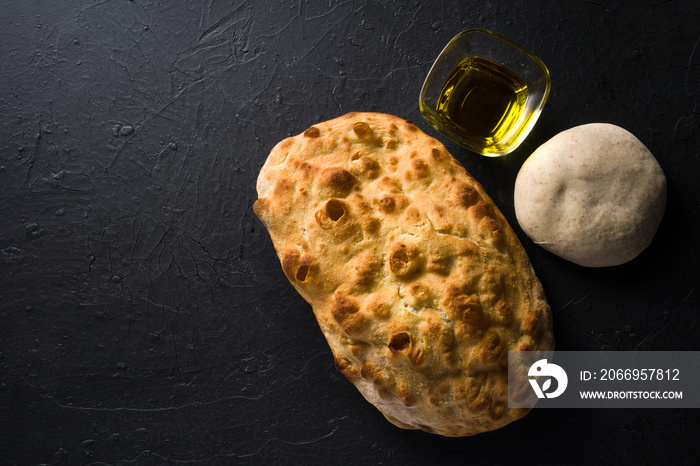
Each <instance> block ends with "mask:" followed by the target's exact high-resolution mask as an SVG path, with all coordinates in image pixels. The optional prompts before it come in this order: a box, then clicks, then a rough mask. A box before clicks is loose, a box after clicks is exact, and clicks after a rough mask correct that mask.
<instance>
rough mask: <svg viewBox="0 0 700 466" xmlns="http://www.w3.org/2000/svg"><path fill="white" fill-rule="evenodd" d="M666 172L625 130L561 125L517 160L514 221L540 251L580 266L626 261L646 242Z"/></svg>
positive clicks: (660, 205) (660, 208)
mask: <svg viewBox="0 0 700 466" xmlns="http://www.w3.org/2000/svg"><path fill="white" fill-rule="evenodd" d="M665 206H666V177H665V176H664V173H663V171H662V170H661V167H660V166H659V163H658V162H657V161H656V159H655V158H654V156H653V155H652V154H651V152H649V150H648V149H647V148H646V147H645V146H644V144H642V142H641V141H639V139H637V138H636V137H635V136H634V135H633V134H631V133H630V132H628V131H627V130H625V129H623V128H620V127H619V126H615V125H611V124H606V123H592V124H587V125H582V126H577V127H575V128H571V129H569V130H566V131H563V132H561V133H559V134H558V135H556V136H554V137H553V138H552V139H550V140H549V141H547V142H546V143H544V144H543V145H542V146H540V147H539V148H538V149H537V150H536V151H535V152H533V154H532V155H531V156H530V157H529V158H528V159H527V160H526V161H525V163H524V164H523V166H522V168H521V169H520V172H519V173H518V176H517V179H516V181H515V214H516V216H517V219H518V222H519V223H520V226H521V227H522V229H523V230H524V231H525V233H526V234H527V235H528V236H529V237H530V238H532V240H533V241H534V242H535V243H536V244H539V245H540V246H542V247H543V248H544V249H546V250H548V251H550V252H552V253H554V254H556V255H558V256H560V257H562V258H564V259H567V260H569V261H571V262H574V263H576V264H579V265H583V266H586V267H605V266H612V265H619V264H623V263H625V262H628V261H630V260H632V259H634V258H635V257H637V256H638V255H639V253H641V252H642V251H643V250H644V249H646V248H647V246H649V244H650V243H651V240H652V238H653V237H654V234H655V233H656V230H657V229H658V227H659V223H660V222H661V217H662V216H663V213H664V209H665Z"/></svg>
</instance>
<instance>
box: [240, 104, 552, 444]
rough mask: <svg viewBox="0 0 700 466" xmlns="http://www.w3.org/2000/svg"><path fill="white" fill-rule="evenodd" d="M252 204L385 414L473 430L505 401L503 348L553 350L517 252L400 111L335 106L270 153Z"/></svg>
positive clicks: (504, 412) (464, 176)
mask: <svg viewBox="0 0 700 466" xmlns="http://www.w3.org/2000/svg"><path fill="white" fill-rule="evenodd" d="M257 190H258V196H259V198H258V200H257V201H256V202H255V205H254V210H255V213H256V214H257V215H258V217H259V218H260V219H261V220H262V222H263V223H264V224H265V226H266V227H267V229H268V231H269V233H270V236H271V238H272V241H273V243H274V246H275V249H276V251H277V254H278V256H279V259H280V262H281V265H282V268H283V270H284V273H285V274H286V276H287V278H288V279H289V281H290V282H291V283H292V285H293V286H294V287H295V288H296V289H297V290H298V292H299V293H300V294H301V295H302V296H303V297H304V299H305V300H306V301H307V302H308V303H309V304H311V306H312V307H313V312H314V314H315V316H316V319H317V320H318V323H319V325H320V327H321V330H322V331H323V333H324V335H325V337H326V340H327V341H328V344H329V345H330V347H331V350H332V352H333V355H334V359H335V364H336V367H337V369H338V370H339V371H340V372H342V373H343V374H344V375H345V376H346V377H347V379H348V380H350V381H351V382H352V383H353V384H355V385H356V387H357V388H358V389H359V390H360V392H361V393H362V394H363V395H364V397H365V398H366V399H367V400H368V401H370V402H371V403H372V404H374V405H375V406H376V407H377V408H378V409H379V410H380V411H381V412H382V413H383V414H384V415H385V416H386V418H387V419H388V420H389V421H391V422H392V423H394V424H396V425H398V426H400V427H403V428H411V429H423V430H425V431H428V432H432V433H437V434H441V435H445V436H464V435H474V434H477V433H479V432H484V431H489V430H493V429H496V428H499V427H501V426H503V425H506V424H508V423H510V422H512V421H513V420H515V419H518V418H520V417H522V416H524V415H525V414H526V413H527V411H526V410H523V409H509V408H508V400H507V395H508V373H507V362H508V351H514V350H521V351H525V350H550V349H552V348H553V344H554V343H553V337H552V324H551V313H550V309H549V306H548V305H547V302H546V300H545V297H544V293H543V290H542V287H541V285H540V283H539V281H538V279H537V277H536V276H535V274H534V272H533V270H532V267H531V266H530V262H529V260H528V257H527V256H526V254H525V251H524V250H523V248H522V246H521V244H520V242H519V241H518V239H517V237H516V236H515V234H514V233H513V231H512V230H511V228H510V226H509V225H508V223H507V221H506V220H505V218H504V217H503V215H502V214H501V213H500V212H499V210H498V208H497V207H496V206H495V205H494V203H493V202H492V200H491V199H490V198H489V197H488V196H487V195H486V193H485V192H484V190H483V188H482V187H481V185H480V184H479V183H478V182H476V181H475V180H474V179H473V178H472V177H471V176H470V175H469V174H468V173H467V172H466V170H465V169H464V168H463V167H462V166H461V165H460V164H459V163H458V162H457V161H456V160H455V159H454V158H453V157H452V156H451V155H450V153H449V152H448V151H447V150H446V149H445V147H444V146H443V145H442V144H441V143H440V142H438V141H437V140H435V139H433V138H431V137H429V136H427V135H426V134H425V133H423V132H422V131H420V129H419V128H418V127H417V126H416V125H414V124H413V123H411V122H409V121H406V120H403V119H400V118H398V117H394V116H391V115H386V114H380V113H351V114H347V115H344V116H342V117H339V118H336V119H334V120H330V121H326V122H323V123H318V124H316V125H313V126H312V127H310V128H309V129H307V130H306V131H304V133H302V134H299V135H297V136H294V137H290V138H287V139H285V140H283V141H281V142H280V143H279V144H277V145H276V146H275V147H274V148H273V150H272V151H271V153H270V155H269V157H268V159H267V160H266V162H265V164H264V166H263V167H262V169H261V172H260V175H259V178H258V182H257Z"/></svg>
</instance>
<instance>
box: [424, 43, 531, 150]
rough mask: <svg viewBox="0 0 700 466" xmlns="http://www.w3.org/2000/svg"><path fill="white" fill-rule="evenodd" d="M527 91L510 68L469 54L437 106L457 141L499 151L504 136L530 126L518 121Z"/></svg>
mask: <svg viewBox="0 0 700 466" xmlns="http://www.w3.org/2000/svg"><path fill="white" fill-rule="evenodd" d="M527 95H528V89H527V85H526V84H525V82H524V81H523V80H522V79H521V78H520V77H519V76H518V75H516V74H515V73H514V72H513V71H511V70H510V69H508V68H506V67H505V66H503V65H501V64H499V63H496V62H493V61H490V60H487V59H484V58H481V57H469V58H466V59H465V60H463V61H462V62H461V63H460V64H459V65H458V66H457V67H456V68H455V70H454V71H452V73H451V74H450V75H449V76H448V78H447V80H446V81H445V84H444V86H443V87H442V90H441V92H440V94H439V96H438V99H437V108H436V109H435V110H436V114H437V118H438V119H440V120H441V121H440V123H439V124H440V125H441V126H443V127H444V128H445V129H447V130H448V131H449V132H450V133H452V135H453V136H454V137H455V138H456V139H457V141H458V142H461V143H462V144H464V145H467V146H472V147H474V146H476V147H481V148H483V151H484V153H485V154H486V155H488V153H494V154H496V153H500V152H502V151H503V148H504V145H503V141H504V140H514V139H517V137H516V136H517V135H516V134H512V133H513V131H514V130H515V131H518V132H519V131H522V129H523V128H525V127H526V126H527V125H526V124H524V122H521V121H519V120H520V119H521V118H522V117H524V110H525V102H526V100H527ZM505 145H506V146H507V143H506V144H505Z"/></svg>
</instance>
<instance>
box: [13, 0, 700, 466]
mask: <svg viewBox="0 0 700 466" xmlns="http://www.w3.org/2000/svg"><path fill="white" fill-rule="evenodd" d="M699 10H700V7H698V4H697V2H695V1H694V0H676V1H672V2H670V1H666V2H664V1H658V2H657V1H649V0H642V1H635V2H622V1H608V0H600V1H596V2H583V1H581V2H562V1H559V0H522V1H512V2H506V1H483V0H482V1H472V0H468V1H466V0H465V1H447V0H445V1H435V2H399V1H389V0H384V1H372V0H348V1H335V0H327V1H301V0H300V1H282V2H278V1H271V0H256V1H233V2H232V1H213V0H208V1H202V2H194V1H193V2H188V1H182V0H181V1H171V0H168V1H166V0H161V1H151V0H148V1H146V0H134V1H128V0H112V1H107V0H102V1H96V0H88V1H77V0H52V1H49V0H33V1H19V0H5V1H3V4H2V9H1V13H0V250H1V254H2V256H1V260H0V460H1V461H2V462H3V463H16V464H40V463H47V464H71V465H73V464H88V463H92V462H94V463H96V464H124V465H128V464H163V463H173V464H181V463H182V464H193V463H219V464H229V463H254V464H267V463H272V464H275V463H290V464H315V463H321V464H326V463H328V464H359V463H362V464H436V463H443V464H445V463H454V464H494V463H496V464H510V463H514V462H515V461H518V462H524V463H525V464H538V465H541V464H624V463H636V464H641V463H660V462H664V463H665V464H695V463H696V462H697V461H698V452H699V451H700V445H699V443H700V412H698V410H673V409H669V410H656V409H654V410H652V409H647V410H535V411H533V412H532V413H531V414H530V415H528V416H527V417H526V418H525V419H523V420H521V421H518V422H516V423H514V424H511V425H510V426H508V427H506V428H503V429H501V430H499V431H496V432H493V433H488V434H481V435H478V436H476V437H472V438H462V439H445V438H441V437H437V436H433V435H430V434H426V433H422V432H412V431H403V430H400V429H398V428H396V427H394V426H392V425H391V424H389V423H388V422H386V421H385V420H384V418H383V417H382V415H381V414H380V413H379V412H378V411H377V410H376V409H375V408H374V407H372V406H371V405H369V404H368V403H366V402H365V401H364V400H363V398H362V397H361V395H360V394H359V393H358V392H357V391H356V389H355V388H354V387H353V386H352V385H351V384H350V383H348V382H347V381H345V379H344V378H343V377H342V376H341V375H340V374H339V373H337V372H336V371H335V369H334V368H333V361H332V357H331V354H330V350H329V349H328V347H327V345H326V343H325V341H324V339H323V336H322V334H321V332H320V330H319V329H318V326H317V324H316V322H315V320H314V317H313V315H312V313H311V310H310V308H309V306H308V305H307V304H306V303H305V302H303V300H302V299H301V298H300V297H299V296H298V295H297V294H296V292H295V291H294V290H293V289H292V287H291V286H290V285H289V284H288V282H287V281H286V279H285V277H284V275H283V274H282V272H281V270H280V267H279V263H278V261H277V258H276V256H275V254H274V250H273V248H272V244H271V242H270V240H269V237H268V235H267V233H266V232H265V230H264V228H263V226H262V224H261V223H260V222H259V221H258V220H257V219H256V218H255V216H254V214H253V212H252V208H251V207H252V203H253V201H254V200H255V199H256V193H255V179H256V177H257V173H258V170H259V169H260V167H261V166H262V164H263V162H264V160H265V158H266V156H267V154H268V153H269V150H270V149H271V148H272V147H273V145H274V144H275V143H277V142H278V141H279V140H281V139H282V138H284V137H286V136H289V135H293V134H297V133H299V132H301V131H303V130H304V129H306V128H307V127H308V126H310V125H311V124H313V123H314V122H317V121H319V120H325V119H329V118H333V117H336V116H339V115H341V114H343V113H345V112H348V111H353V110H360V111H382V112H388V113H393V114H396V115H398V116H401V117H404V118H408V119H411V120H413V121H415V122H416V123H417V124H418V125H419V126H420V127H421V128H423V129H424V130H425V131H426V132H428V134H431V135H433V136H438V135H437V134H436V133H435V132H434V131H433V130H432V129H430V128H429V127H428V125H427V124H426V123H425V122H424V121H423V120H422V118H421V116H420V113H419V111H418V104H417V98H418V93H419V90H420V86H421V84H422V81H423V78H424V77H425V75H426V74H427V72H428V70H429V68H430V65H431V63H432V61H433V60H434V59H435V57H436V56H437V54H438V53H439V51H440V50H441V49H442V47H443V46H444V45H445V44H446V43H447V42H448V41H449V39H451V38H452V36H454V35H455V34H457V33H458V32H460V31H461V30H463V29H466V28H470V27H482V28H487V29H491V30H493V31H496V32H498V33H501V34H503V35H506V36H507V37H510V38H511V39H513V40H515V41H517V42H519V43H521V44H523V45H524V46H525V47H526V48H528V49H530V50H531V51H533V52H534V53H535V54H536V55H538V56H539V57H540V58H541V59H542V60H543V61H544V62H545V63H546V64H547V65H548V66H549V69H550V71H551V74H552V84H553V90H552V93H551V95H550V99H549V102H548V103H547V105H546V107H545V110H544V113H543V114H542V116H541V118H540V120H539V122H538V124H537V126H536V128H535V130H534V131H533V133H531V135H530V137H529V138H528V140H527V141H526V142H525V144H524V145H522V146H521V147H520V148H519V149H518V150H517V151H516V152H515V153H513V154H511V155H509V156H507V157H504V158H501V159H487V158H484V157H481V156H477V155H475V154H472V153H470V152H468V151H466V150H464V149H461V148H459V147H457V146H455V145H454V144H450V143H447V146H448V148H449V149H450V150H451V152H452V153H453V154H454V155H455V156H456V157H457V158H458V159H459V160H460V161H461V162H462V163H463V164H464V165H465V166H466V167H467V169H468V170H469V171H470V172H471V173H472V174H473V175H474V176H475V177H476V178H477V179H478V180H479V181H481V182H482V184H483V185H484V186H485V188H486V189H487V191H488V192H489V193H490V194H491V195H492V197H493V198H494V200H495V201H496V203H497V204H498V206H499V207H500V208H501V209H502V210H503V212H504V214H505V215H506V217H507V218H508V219H509V221H510V222H511V224H512V225H513V227H514V228H515V229H516V232H517V233H518V234H519V236H520V238H521V240H522V241H523V243H524V246H525V248H526V249H527V251H528V252H529V254H530V256H531V259H532V262H533V265H534V267H535V269H536V270H537V273H538V275H539V276H540V278H541V280H542V282H543V285H544V287H545V290H546V292H547V295H548V298H549V300H550V304H551V306H552V309H553V311H554V316H555V336H556V338H557V345H558V349H562V350H598V349H604V350H634V349H638V350H700V342H699V340H700V326H699V322H700V319H698V309H699V307H700V306H699V301H700V290H698V281H699V280H698V279H699V277H700V265H698V264H699V263H700V254H699V253H700V247H699V246H698V236H699V235H698V232H699V231H700V209H699V206H700V201H699V199H700V187H699V183H698V176H699V175H700V166H699V164H700V157H699V153H698V149H699V147H700V132H699V129H700V123H699V119H700V114H699V112H700V50H698V43H699V41H700V32H699V29H700V26H699V25H700V11H699ZM598 121H602V122H611V123H615V124H618V125H620V126H623V127H625V128H627V129H628V130H630V131H631V132H633V133H634V134H635V135H637V136H638V137H639V138H640V139H641V140H642V141H643V142H644V143H645V144H646V145H647V146H648V147H649V148H650V150H651V151H652V153H654V154H655V156H656V157H657V158H658V160H659V162H660V164H661V166H662V168H663V169H664V171H665V173H666V175H667V178H668V182H669V204H668V207H667V211H666V215H665V217H664V220H663V223H662V225H661V227H660V230H659V232H658V234H657V236H656V238H655V240H654V242H653V244H652V246H651V247H650V248H649V249H648V250H647V251H645V252H644V253H643V254H642V255H641V256H640V257H639V258H637V259H636V260H634V261H633V262H631V263H628V264H626V265H623V266H619V267H613V268H607V269H585V268H582V267H578V266H575V265H573V264H570V263H567V262H565V261H563V260H561V259H558V258H557V257H555V256H553V255H551V254H549V253H546V252H545V251H543V250H541V249H539V248H538V247H537V246H536V245H534V244H533V243H532V242H531V241H530V240H528V239H527V238H526V237H525V236H524V235H523V234H522V230H520V229H519V227H518V225H517V222H516V219H515V216H514V211H513V200H512V195H513V184H514V180H515V176H516V174H517V171H518V169H519V167H520V165H521V164H522V162H523V161H524V160H525V158H526V157H527V156H528V155H529V154H530V153H531V152H532V151H533V150H534V149H535V148H536V147H537V146H538V145H540V144H541V143H543V142H545V141H546V140H547V139H549V138H550V137H552V136H554V135H555V134H556V133H557V132H559V131H561V130H564V129H567V128H569V127H572V126H575V125H578V124H583V123H589V122H598ZM438 137H439V136H438ZM440 139H441V140H443V141H444V138H440Z"/></svg>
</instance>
